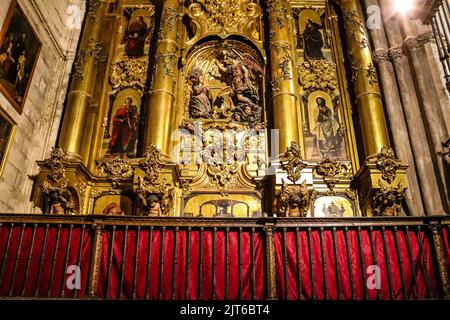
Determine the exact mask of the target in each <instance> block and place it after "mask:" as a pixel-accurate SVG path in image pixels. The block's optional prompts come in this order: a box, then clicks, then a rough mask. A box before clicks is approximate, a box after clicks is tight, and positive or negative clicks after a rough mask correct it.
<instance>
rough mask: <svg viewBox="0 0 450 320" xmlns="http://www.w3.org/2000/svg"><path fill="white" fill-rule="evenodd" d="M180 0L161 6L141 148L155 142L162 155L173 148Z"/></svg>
mask: <svg viewBox="0 0 450 320" xmlns="http://www.w3.org/2000/svg"><path fill="white" fill-rule="evenodd" d="M182 4H183V1H181V0H165V1H164V5H163V9H162V18H161V29H160V30H159V36H158V45H157V48H156V62H155V63H156V66H155V71H154V72H155V74H154V78H153V87H152V89H151V92H150V99H149V102H148V104H147V110H146V114H147V121H146V124H145V136H144V147H145V148H147V147H149V146H150V145H152V144H154V145H156V146H157V147H158V148H159V149H160V150H161V151H162V153H163V154H166V155H168V154H170V150H171V148H172V145H171V141H172V132H171V129H172V126H171V124H172V113H173V108H174V102H175V90H176V85H177V83H176V79H177V78H178V76H177V75H178V52H179V41H180V38H179V35H180V23H181V18H182Z"/></svg>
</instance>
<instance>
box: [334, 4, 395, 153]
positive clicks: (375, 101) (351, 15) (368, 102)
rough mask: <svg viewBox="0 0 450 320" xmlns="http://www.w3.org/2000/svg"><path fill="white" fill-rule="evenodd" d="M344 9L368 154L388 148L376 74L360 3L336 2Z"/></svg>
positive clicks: (352, 69)
mask: <svg viewBox="0 0 450 320" xmlns="http://www.w3.org/2000/svg"><path fill="white" fill-rule="evenodd" d="M336 2H337V3H338V4H339V5H340V7H341V10H342V13H343V18H344V23H345V33H346V39H347V43H348V47H349V50H350V52H349V58H350V63H351V71H352V80H353V81H354V82H353V83H354V89H355V94H356V104H357V107H358V113H359V119H360V123H361V128H362V135H363V140H364V148H365V151H366V155H367V156H370V155H374V154H377V153H378V152H380V151H381V149H382V148H383V147H388V146H389V138H388V133H387V127H386V121H385V117H384V112H383V103H382V100H381V95H380V88H379V86H378V78H377V72H376V69H375V67H374V64H373V60H372V52H371V49H370V45H369V40H368V37H367V31H366V27H365V23H364V21H365V20H364V16H363V13H362V10H361V6H360V4H359V1H358V0H338V1H336Z"/></svg>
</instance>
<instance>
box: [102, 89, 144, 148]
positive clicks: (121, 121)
mask: <svg viewBox="0 0 450 320" xmlns="http://www.w3.org/2000/svg"><path fill="white" fill-rule="evenodd" d="M112 127H113V128H112V134H111V141H110V142H109V148H108V152H107V155H133V153H134V151H135V147H136V141H137V136H138V110H137V107H136V105H134V104H133V99H132V98H131V97H127V98H126V99H125V104H124V105H123V106H122V107H120V108H119V109H117V111H116V114H115V115H114V117H113V119H112Z"/></svg>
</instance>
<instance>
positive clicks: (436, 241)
mask: <svg viewBox="0 0 450 320" xmlns="http://www.w3.org/2000/svg"><path fill="white" fill-rule="evenodd" d="M429 228H430V230H431V235H432V239H433V250H434V256H435V257H436V261H437V267H438V279H439V283H440V285H441V289H442V293H443V296H444V299H450V283H449V279H448V272H447V266H446V263H445V254H444V248H443V246H442V239H441V226H440V225H436V224H431V225H430V226H429Z"/></svg>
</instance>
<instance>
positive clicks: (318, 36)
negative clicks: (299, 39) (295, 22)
mask: <svg viewBox="0 0 450 320" xmlns="http://www.w3.org/2000/svg"><path fill="white" fill-rule="evenodd" d="M320 29H322V26H321V25H319V24H317V23H315V22H313V21H312V20H311V19H306V27H305V31H304V32H303V40H304V44H305V45H304V46H305V56H306V58H310V59H321V60H322V59H325V57H324V56H323V53H322V48H323V45H324V41H323V36H322V32H320Z"/></svg>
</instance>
